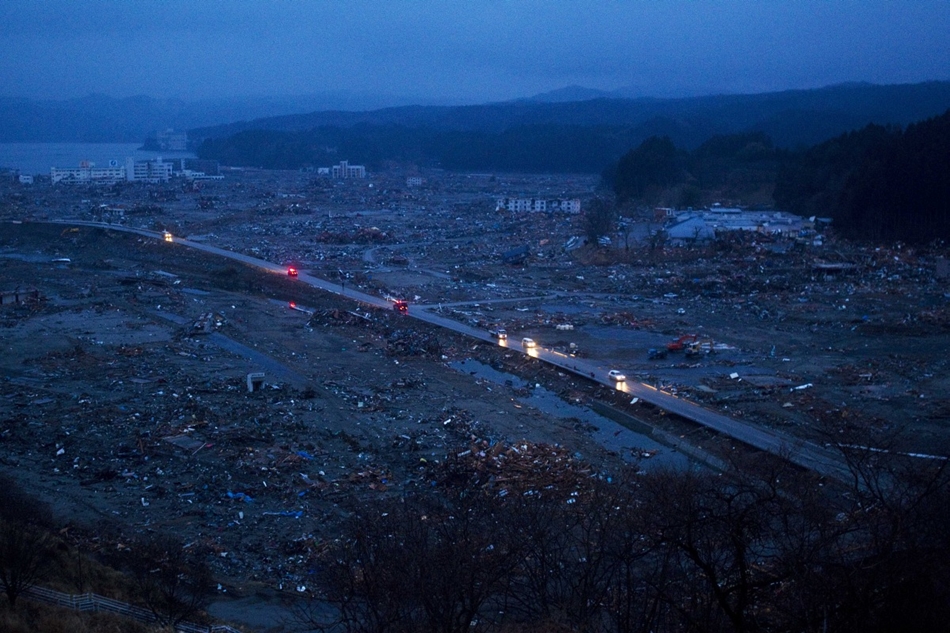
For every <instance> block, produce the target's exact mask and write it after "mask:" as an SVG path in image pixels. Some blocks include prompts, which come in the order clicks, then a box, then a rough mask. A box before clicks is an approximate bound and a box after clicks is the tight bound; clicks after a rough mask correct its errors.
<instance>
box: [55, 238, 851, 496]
mask: <svg viewBox="0 0 950 633" xmlns="http://www.w3.org/2000/svg"><path fill="white" fill-rule="evenodd" d="M56 223H58V224H70V225H79V226H92V227H97V228H107V229H112V230H117V231H125V232H128V233H136V234H138V235H143V236H145V237H151V238H154V239H156V240H162V239H163V233H161V232H158V231H149V230H146V229H136V228H131V227H126V226H120V225H114V224H105V223H101V222H88V221H71V222H70V221H56ZM173 242H174V244H177V245H180V246H186V247H188V248H194V249H197V250H200V251H205V252H206V253H211V254H214V255H218V256H220V257H226V258H228V259H232V260H234V261H239V262H242V263H244V264H247V265H249V266H255V267H257V268H261V269H263V270H266V271H269V272H272V273H275V274H279V275H286V274H287V269H286V267H284V266H280V265H277V264H273V263H271V262H267V261H264V260H262V259H258V258H256V257H251V256H249V255H244V254H242V253H235V252H233V251H228V250H225V249H223V248H217V247H215V246H210V245H208V244H202V243H199V242H193V241H190V240H187V239H182V238H177V237H176V238H173ZM297 280H298V281H300V282H301V283H306V284H308V285H310V286H312V287H314V288H320V289H321V290H326V291H327V292H331V293H334V294H337V295H340V296H343V297H347V298H349V299H354V300H356V301H360V302H362V303H365V304H367V305H371V306H374V307H377V308H384V309H388V308H390V307H391V306H392V302H391V301H389V300H388V299H385V298H382V297H377V296H375V295H370V294H367V293H365V292H362V291H360V290H356V289H353V288H347V287H345V285H343V284H341V283H336V282H330V281H327V280H326V279H322V278H319V277H314V276H313V275H309V274H306V273H303V272H301V273H299V275H298V277H297ZM434 309H435V307H434V306H421V305H411V306H409V312H408V316H409V317H413V318H416V319H419V320H421V321H425V322H427V323H431V324H433V325H437V326H439V327H442V328H446V329H449V330H452V331H453V332H457V333H459V334H463V335H465V336H469V337H472V338H475V339H479V340H481V341H487V342H490V343H493V344H497V345H499V346H501V347H506V348H509V349H513V350H516V351H520V352H522V353H524V354H527V355H528V356H531V357H533V358H537V359H539V360H541V361H544V362H546V363H549V364H551V365H554V366H557V367H559V368H560V369H562V370H564V371H567V372H571V373H574V374H576V375H578V376H583V377H585V378H587V379H589V380H594V381H596V382H600V383H602V384H605V385H610V386H611V387H614V388H615V389H617V390H619V391H622V392H624V393H627V394H630V395H631V396H633V397H636V398H639V399H640V400H643V401H644V402H648V403H650V404H653V405H654V406H657V407H659V408H661V409H663V410H664V411H667V412H668V413H673V414H675V415H678V416H680V417H682V418H685V419H687V420H690V421H692V422H694V423H696V424H699V425H701V426H704V427H706V428H708V429H711V430H713V431H716V432H717V433H720V434H722V435H726V436H728V437H731V438H733V439H735V440H737V441H739V442H742V443H743V444H746V445H748V446H751V447H754V448H757V449H759V450H762V451H766V452H768V453H771V454H772V455H776V456H778V457H781V458H783V459H786V460H788V461H790V462H792V463H793V464H796V465H798V466H800V467H802V468H806V469H808V470H811V471H813V472H816V473H818V474H820V475H823V476H825V477H830V478H832V479H837V480H839V481H849V480H850V479H851V475H850V471H849V470H848V469H847V467H846V466H845V464H844V462H843V461H842V459H841V457H840V456H839V455H838V454H837V453H836V452H835V451H833V450H831V449H827V448H825V447H823V446H819V445H817V444H814V443H811V442H807V441H805V440H801V439H798V438H794V437H791V436H789V435H786V434H784V433H781V432H779V431H775V430H771V429H763V428H760V427H758V426H753V425H751V424H748V423H746V422H742V421H740V420H736V419H733V418H730V417H728V416H725V415H722V414H720V413H716V412H715V411H710V410H708V409H705V408H703V407H701V406H699V405H697V404H695V403H692V402H689V401H687V400H684V399H683V398H679V397H677V396H674V395H673V394H670V393H667V392H665V391H661V390H659V389H656V388H655V387H652V386H650V385H647V384H645V383H639V382H631V381H624V382H621V383H615V382H614V381H613V380H611V379H610V377H609V376H608V374H607V372H608V371H609V370H610V368H604V367H601V366H599V365H596V364H594V363H591V362H589V361H583V360H579V359H577V358H573V357H571V356H568V355H566V354H562V353H560V352H556V351H554V350H550V349H546V348H543V347H534V348H531V349H522V346H521V343H520V341H518V342H509V341H496V340H495V339H493V338H492V337H491V336H490V334H489V333H488V332H486V331H484V330H481V329H476V328H473V327H470V326H468V325H465V324H464V323H459V322H458V321H454V320H452V319H448V318H445V317H443V316H440V315H439V314H437V313H436V312H435V311H434Z"/></svg>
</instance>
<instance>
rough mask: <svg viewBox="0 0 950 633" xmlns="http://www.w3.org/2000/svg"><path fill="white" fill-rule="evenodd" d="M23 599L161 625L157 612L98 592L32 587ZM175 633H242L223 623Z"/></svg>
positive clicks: (183, 625) (185, 626) (188, 625)
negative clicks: (62, 590)
mask: <svg viewBox="0 0 950 633" xmlns="http://www.w3.org/2000/svg"><path fill="white" fill-rule="evenodd" d="M20 597H21V598H23V599H24V600H32V601H34V602H42V603H44V604H52V605H56V606H59V607H65V608H67V609H72V610H74V611H105V612H108V613H115V614H116V615H121V616H125V617H127V618H132V619H134V620H138V621H139V622H145V623H152V622H158V618H157V617H156V616H155V614H154V613H152V612H151V611H149V610H148V609H143V608H142V607H136V606H134V605H131V604H128V603H125V602H120V601H118V600H113V599H112V598H106V597H105V596H100V595H98V594H95V593H81V594H69V593H63V592H61V591H55V590H53V589H46V588H45V587H30V588H29V589H27V590H26V591H24V592H23V593H21V594H20ZM175 630H176V631H180V632H181V633H241V632H240V631H238V630H237V629H235V628H232V627H230V626H227V625H224V624H218V625H207V624H194V623H193V622H179V623H178V624H176V625H175Z"/></svg>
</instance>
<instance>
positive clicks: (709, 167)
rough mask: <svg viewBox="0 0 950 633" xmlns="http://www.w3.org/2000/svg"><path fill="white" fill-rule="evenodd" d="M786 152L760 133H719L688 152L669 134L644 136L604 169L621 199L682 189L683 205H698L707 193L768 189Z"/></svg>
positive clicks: (651, 197)
mask: <svg viewBox="0 0 950 633" xmlns="http://www.w3.org/2000/svg"><path fill="white" fill-rule="evenodd" d="M787 156H788V153H787V152H786V151H784V150H780V149H777V148H775V146H774V145H773V143H772V140H771V139H770V138H769V137H768V136H767V135H766V134H764V133H762V132H748V133H742V134H729V135H717V136H713V137H711V138H710V139H709V140H707V141H706V142H704V143H703V144H702V145H700V146H699V147H697V148H696V149H694V150H693V151H691V152H689V151H686V150H683V149H679V148H677V147H676V146H675V145H674V144H673V141H672V140H671V139H670V138H669V137H666V136H654V137H651V138H648V139H646V140H645V141H643V142H642V143H640V145H638V146H637V147H634V148H633V149H631V150H630V151H628V152H627V153H626V154H624V155H623V156H622V157H621V158H620V160H619V161H617V162H616V163H614V164H612V165H610V166H609V167H608V168H607V169H606V170H605V171H604V172H603V179H604V183H605V184H606V185H607V186H608V187H610V188H611V189H612V190H613V192H614V194H616V196H617V199H618V200H619V201H620V202H621V203H624V202H628V201H633V202H638V203H655V202H656V201H658V200H659V199H660V198H661V196H662V195H663V194H664V193H666V192H668V191H669V190H670V189H672V188H674V187H680V188H682V194H681V195H680V199H678V200H676V201H675V203H676V204H678V205H679V206H698V205H699V204H701V203H702V202H703V195H702V194H703V192H712V195H715V196H717V197H718V196H735V197H741V196H742V194H743V193H744V192H747V191H755V190H757V189H759V188H762V187H768V186H770V185H771V184H772V183H774V181H775V177H776V174H777V172H778V169H779V166H780V165H781V164H782V163H783V162H784V161H785V160H786V159H787Z"/></svg>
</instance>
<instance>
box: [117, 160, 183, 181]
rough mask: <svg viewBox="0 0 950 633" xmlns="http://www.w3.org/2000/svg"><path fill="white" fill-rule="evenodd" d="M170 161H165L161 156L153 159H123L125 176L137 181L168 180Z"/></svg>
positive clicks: (170, 170) (170, 167) (169, 178)
mask: <svg viewBox="0 0 950 633" xmlns="http://www.w3.org/2000/svg"><path fill="white" fill-rule="evenodd" d="M172 166H173V165H172V163H166V162H164V161H163V160H162V159H161V158H156V159H155V160H135V159H134V158H126V159H125V177H126V180H129V181H138V182H152V183H155V182H168V181H169V180H171V177H172Z"/></svg>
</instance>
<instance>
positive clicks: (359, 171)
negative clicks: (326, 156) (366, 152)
mask: <svg viewBox="0 0 950 633" xmlns="http://www.w3.org/2000/svg"><path fill="white" fill-rule="evenodd" d="M330 173H331V175H332V176H333V178H366V168H365V167H364V166H362V165H351V164H350V163H349V162H347V161H345V160H344V161H341V162H340V164H339V165H334V166H333V167H331V168H330Z"/></svg>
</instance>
